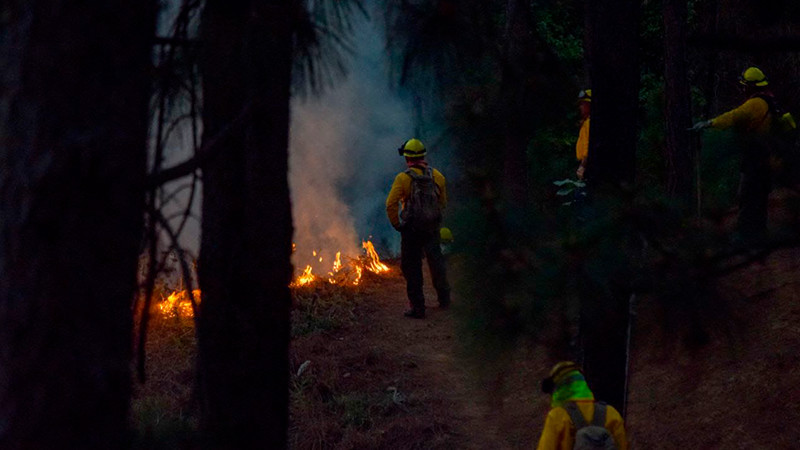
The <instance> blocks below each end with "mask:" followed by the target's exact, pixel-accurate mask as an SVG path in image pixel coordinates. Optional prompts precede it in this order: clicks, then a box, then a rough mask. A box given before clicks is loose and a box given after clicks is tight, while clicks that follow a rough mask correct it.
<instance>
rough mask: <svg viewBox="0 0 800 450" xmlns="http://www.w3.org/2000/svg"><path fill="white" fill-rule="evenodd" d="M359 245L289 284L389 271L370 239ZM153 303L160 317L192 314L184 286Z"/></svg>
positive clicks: (352, 279) (349, 281)
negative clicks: (357, 251)
mask: <svg viewBox="0 0 800 450" xmlns="http://www.w3.org/2000/svg"><path fill="white" fill-rule="evenodd" d="M361 247H362V248H363V249H364V254H362V255H359V256H356V257H344V260H345V261H344V262H343V261H342V258H343V257H342V252H336V258H335V259H334V261H333V264H332V266H331V270H330V271H328V272H327V273H326V274H324V275H316V274H314V273H312V267H311V265H307V266H306V268H305V269H304V270H303V272H302V273H300V274H298V275H297V276H295V278H294V280H292V282H291V283H290V284H289V287H291V288H298V287H302V286H310V285H313V284H315V283H329V284H334V285H340V286H358V285H359V284H361V279H362V275H363V273H364V270H367V271H370V272H372V273H376V274H382V273H387V272H389V271H390V269H389V267H388V266H387V265H386V264H384V263H382V262H381V260H380V257H378V252H376V251H375V247H374V246H373V244H372V242H371V241H362V243H361ZM292 249H293V250H295V246H294V244H292ZM312 256H314V258H315V259H318V261H319V262H323V259H322V257H321V256H319V252H317V251H316V250H315V251H313V252H312ZM192 293H193V296H194V301H195V302H196V303H198V304H199V303H200V290H199V289H195V290H193V291H192ZM156 306H157V308H158V312H159V314H161V315H162V316H163V317H194V308H193V307H192V299H191V298H190V295H189V291H188V290H180V289H179V290H176V291H174V292H172V293H171V294H169V295H168V296H167V298H165V299H163V300H161V301H159V302H157V303H156Z"/></svg>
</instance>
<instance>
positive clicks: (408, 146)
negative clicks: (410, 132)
mask: <svg viewBox="0 0 800 450" xmlns="http://www.w3.org/2000/svg"><path fill="white" fill-rule="evenodd" d="M397 153H399V154H400V155H402V156H407V157H409V158H420V157H423V156H425V154H426V153H427V151H426V150H425V145H424V144H423V143H422V141H420V140H419V139H416V138H411V139H409V140H407V141H406V142H405V143H404V144H403V145H402V146H400V148H399V149H397Z"/></svg>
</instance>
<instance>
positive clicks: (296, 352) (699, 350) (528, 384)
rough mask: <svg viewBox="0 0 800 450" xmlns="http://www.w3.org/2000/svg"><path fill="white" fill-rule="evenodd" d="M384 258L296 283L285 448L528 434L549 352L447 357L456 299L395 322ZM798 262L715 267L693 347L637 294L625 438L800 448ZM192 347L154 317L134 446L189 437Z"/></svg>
mask: <svg viewBox="0 0 800 450" xmlns="http://www.w3.org/2000/svg"><path fill="white" fill-rule="evenodd" d="M389 264H390V267H391V269H392V271H391V273H390V274H388V275H385V276H377V275H372V274H365V278H364V280H363V282H362V283H361V285H360V286H358V287H338V286H330V285H326V284H317V285H314V286H311V287H303V288H298V289H295V290H294V304H293V312H292V344H291V348H290V367H289V368H288V370H289V371H290V392H289V395H290V401H291V406H290V429H289V441H290V447H291V448H293V449H362V448H368V449H414V448H419V449H423V448H424V449H429V448H431V449H445V448H471V449H516V448H532V447H535V445H536V442H537V440H538V436H539V433H540V431H541V427H542V424H543V420H544V416H545V414H546V412H547V409H548V399H547V398H546V397H545V396H544V395H542V394H540V393H538V383H539V380H540V379H541V377H542V376H543V374H544V373H545V372H546V371H547V369H548V368H549V366H550V364H552V362H553V361H552V360H551V359H550V358H549V357H548V356H547V352H546V351H545V349H543V348H540V347H537V346H536V345H534V344H530V345H521V346H520V347H519V348H518V350H517V351H516V352H515V353H514V354H510V355H508V356H507V357H506V358H504V359H503V360H502V363H501V366H500V367H491V368H487V367H480V365H477V366H476V365H475V364H474V361H468V360H467V359H464V358H462V357H461V356H460V355H461V354H460V351H459V348H460V347H459V338H458V336H457V334H456V333H455V331H454V330H455V328H456V321H457V317H458V315H459V305H458V303H459V299H458V298H457V297H455V298H454V305H453V307H452V308H451V309H449V310H440V309H438V308H436V307H435V301H433V303H434V306H433V307H431V305H430V303H431V302H430V300H429V309H428V316H427V317H426V319H424V320H413V319H406V318H404V317H402V312H403V310H404V309H405V307H406V300H405V285H404V283H403V280H402V277H401V276H400V275H399V268H398V266H397V264H396V262H393V263H392V262H389ZM799 272H800V249H783V250H779V251H776V252H773V253H772V254H770V255H768V256H767V257H766V258H764V259H763V260H761V261H758V262H756V263H754V264H752V265H750V266H747V267H744V268H742V269H741V270H739V271H737V272H735V273H732V274H730V275H728V276H726V277H725V278H724V279H721V280H719V282H718V285H717V286H716V287H717V290H718V292H719V293H720V294H721V295H720V300H719V301H721V302H723V303H724V305H720V308H721V309H720V311H721V312H720V320H706V324H705V325H704V328H703V330H702V331H703V335H704V344H703V345H700V346H697V345H694V346H688V345H685V342H684V341H682V340H681V339H680V338H679V337H676V336H680V330H678V331H676V330H674V329H670V323H671V321H670V320H669V319H668V318H667V317H666V316H665V312H664V311H663V310H661V309H660V308H659V307H658V305H657V303H656V302H649V301H648V299H642V300H641V303H640V307H639V311H638V315H637V318H636V330H635V334H634V338H633V343H634V346H633V353H632V357H631V367H630V370H631V372H630V373H631V376H630V385H629V400H628V405H627V418H626V423H627V428H628V433H629V438H630V440H631V444H632V448H648V449H674V448H697V449H700V448H702V449H716V448H719V449H738V448H742V449H743V448H800V427H797V426H796V425H795V424H796V423H798V422H800V408H798V407H797V405H798V404H800V389H798V388H797V385H798V383H799V382H800V326H798V324H799V323H800V298H798V297H799V296H800V294H799V293H800V289H798V288H799V287H800V286H798V281H797V274H798V273H799ZM429 286H430V283H429V282H428V280H426V295H427V298H429V299H432V298H435V297H434V296H433V294H432V292H431V291H430V290H429V289H430V288H429ZM722 311H724V312H725V314H722ZM676 333H677V334H676ZM194 345H195V344H194V328H193V322H192V320H191V319H190V318H164V317H157V316H154V319H153V322H152V325H151V329H150V333H149V339H148V343H147V350H148V351H147V374H148V377H147V381H146V382H145V383H143V384H142V383H139V382H137V381H135V382H134V388H135V392H134V400H133V403H132V413H131V420H132V426H133V428H134V430H135V448H148V449H153V448H193V447H195V446H193V445H192V443H193V439H195V438H194V436H196V428H197V407H196V403H195V401H194V397H193V384H194V366H193V362H194V356H195V347H194ZM590 384H591V380H590Z"/></svg>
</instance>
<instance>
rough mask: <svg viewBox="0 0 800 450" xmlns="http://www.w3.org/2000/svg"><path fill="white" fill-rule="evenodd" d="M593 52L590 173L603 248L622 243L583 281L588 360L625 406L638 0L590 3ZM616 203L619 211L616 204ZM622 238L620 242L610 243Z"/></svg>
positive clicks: (601, 391) (599, 387) (605, 391)
mask: <svg viewBox="0 0 800 450" xmlns="http://www.w3.org/2000/svg"><path fill="white" fill-rule="evenodd" d="M588 14H589V16H590V17H589V20H590V24H591V25H590V28H589V30H590V33H591V34H590V35H589V37H588V39H587V41H588V44H589V47H590V52H589V54H590V55H591V58H592V59H591V61H590V64H591V79H592V129H591V139H590V140H589V155H591V156H590V157H591V163H590V164H589V166H588V168H587V172H586V177H587V179H588V180H589V183H590V187H591V195H592V197H593V201H594V202H595V205H596V206H597V208H598V210H597V215H598V218H597V220H599V218H603V217H604V218H607V219H608V220H611V221H612V223H611V225H610V226H611V228H609V231H611V230H612V229H613V231H614V232H613V233H609V234H608V235H606V236H602V237H601V238H600V239H601V241H599V242H600V243H599V244H598V245H600V246H604V247H609V246H610V247H612V248H618V256H617V257H616V258H615V260H610V261H606V262H605V264H606V265H611V266H613V265H618V266H617V267H618V268H617V269H615V270H609V271H607V272H606V275H605V279H603V280H600V282H599V284H593V285H588V286H584V288H585V290H584V292H583V294H582V300H581V326H580V328H581V334H582V346H583V347H582V351H583V363H584V368H585V370H586V373H587V378H588V379H589V380H590V383H591V385H592V388H593V390H594V392H595V394H596V395H597V397H598V398H600V399H602V400H604V401H606V402H608V403H610V404H612V405H614V406H615V407H617V408H618V409H619V410H620V411H623V410H624V407H623V406H624V398H625V376H626V331H627V327H628V318H629V317H628V299H629V297H630V294H631V291H630V287H629V283H628V282H629V274H628V273H627V272H626V269H625V267H626V259H627V258H626V255H625V251H626V247H627V245H628V244H627V236H625V233H624V232H623V233H620V232H619V231H620V227H619V226H617V225H615V224H614V223H613V221H614V220H617V219H618V218H619V217H620V216H621V215H620V214H619V213H620V210H619V209H617V208H623V207H624V205H625V201H626V200H627V197H629V196H630V192H631V191H632V189H633V183H634V179H635V167H636V141H637V137H638V127H637V118H638V114H637V111H638V99H639V97H638V93H639V65H638V51H639V47H638V37H639V25H638V24H639V6H638V2H629V1H626V0H614V1H610V2H603V3H602V4H601V3H598V2H591V4H590V6H589V8H588ZM611 208H614V209H611ZM612 239H617V241H616V242H614V241H611V242H609V240H612Z"/></svg>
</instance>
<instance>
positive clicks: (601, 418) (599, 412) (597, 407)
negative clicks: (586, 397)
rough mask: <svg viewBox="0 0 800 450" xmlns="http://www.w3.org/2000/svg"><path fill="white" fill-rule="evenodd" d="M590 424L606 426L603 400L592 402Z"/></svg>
mask: <svg viewBox="0 0 800 450" xmlns="http://www.w3.org/2000/svg"><path fill="white" fill-rule="evenodd" d="M592 425H596V426H598V427H605V426H606V404H605V403H603V402H595V404H594V417H592Z"/></svg>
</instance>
